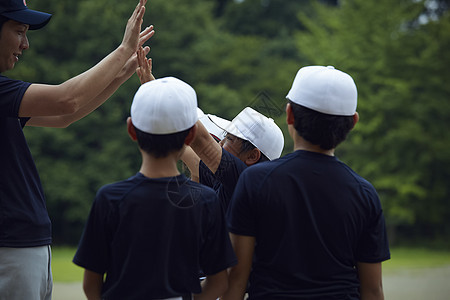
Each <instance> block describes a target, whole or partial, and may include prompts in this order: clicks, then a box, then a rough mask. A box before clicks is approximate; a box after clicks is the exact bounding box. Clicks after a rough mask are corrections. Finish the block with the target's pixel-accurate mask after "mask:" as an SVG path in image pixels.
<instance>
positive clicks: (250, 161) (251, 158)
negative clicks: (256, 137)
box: [244, 148, 261, 166]
mask: <svg viewBox="0 0 450 300" xmlns="http://www.w3.org/2000/svg"><path fill="white" fill-rule="evenodd" d="M260 158H261V151H260V150H259V149H258V148H253V149H252V150H250V151H248V152H247V153H246V154H245V161H244V163H245V164H246V165H247V166H251V165H254V164H256V163H257V162H258V161H259V159H260Z"/></svg>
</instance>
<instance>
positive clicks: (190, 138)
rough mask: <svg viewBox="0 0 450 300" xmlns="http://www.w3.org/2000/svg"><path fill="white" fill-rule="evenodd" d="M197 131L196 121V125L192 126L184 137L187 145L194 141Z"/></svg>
mask: <svg viewBox="0 0 450 300" xmlns="http://www.w3.org/2000/svg"><path fill="white" fill-rule="evenodd" d="M196 133H197V123H195V124H194V126H192V127H191V129H190V130H189V133H188V135H187V136H186V138H185V139H184V143H185V144H186V145H190V144H191V143H192V141H193V140H194V138H195V134H196Z"/></svg>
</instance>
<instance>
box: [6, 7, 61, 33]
mask: <svg viewBox="0 0 450 300" xmlns="http://www.w3.org/2000/svg"><path fill="white" fill-rule="evenodd" d="M2 15H3V16H5V17H7V18H8V19H11V20H14V21H17V22H20V23H23V24H27V25H29V26H30V28H29V29H30V30H36V29H40V28H42V27H44V26H45V25H47V23H48V22H49V21H50V18H51V17H52V15H51V14H48V13H44V12H40V11H36V10H32V9H22V10H16V11H9V12H4V13H2Z"/></svg>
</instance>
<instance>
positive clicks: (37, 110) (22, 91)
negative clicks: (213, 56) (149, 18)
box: [0, 0, 154, 300]
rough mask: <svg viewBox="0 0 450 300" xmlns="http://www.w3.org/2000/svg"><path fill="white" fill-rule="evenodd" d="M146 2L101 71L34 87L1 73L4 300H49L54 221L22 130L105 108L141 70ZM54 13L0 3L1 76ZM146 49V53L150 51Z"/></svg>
mask: <svg viewBox="0 0 450 300" xmlns="http://www.w3.org/2000/svg"><path fill="white" fill-rule="evenodd" d="M145 3H146V1H145V0H140V2H139V4H138V5H137V6H136V8H135V10H134V12H133V14H132V16H131V17H130V19H129V20H128V23H127V26H126V29H125V33H124V36H123V40H122V43H121V44H120V46H119V47H118V48H117V49H115V50H114V51H113V52H111V53H110V54H109V55H108V56H107V57H105V58H104V59H103V60H102V61H100V62H99V63H98V64H97V65H96V66H94V67H93V68H91V69H89V70H88V71H86V72H84V73H83V74H80V75H78V76H76V77H74V78H72V79H69V80H67V81H66V82H64V83H62V84H60V85H45V84H31V83H27V82H23V81H19V80H13V79H9V78H7V77H5V76H3V75H0V140H1V147H0V166H1V168H0V299H8V300H11V299H13V300H14V299H27V300H28V299H31V300H33V299H50V298H51V290H52V279H51V271H50V247H49V245H50V243H51V223H50V219H49V217H48V213H47V209H46V205H45V199H44V194H43V190H42V186H41V182H40V179H39V175H38V172H37V170H36V167H35V165H34V162H33V158H32V156H31V153H30V151H29V149H28V146H27V143H26V140H25V137H24V135H23V132H22V128H23V127H24V126H25V125H30V126H44V127H65V126H68V125H69V124H71V123H72V122H74V121H76V120H79V119H81V118H82V117H84V116H86V115H87V114H89V113H90V112H92V111H93V110H94V109H95V108H97V107H98V106H100V105H101V104H102V103H103V102H104V101H105V100H106V99H108V97H109V96H110V95H112V93H114V91H115V90H116V89H117V88H118V87H119V86H120V85H121V84H122V83H123V82H125V81H126V80H127V79H128V78H129V77H130V76H131V75H132V74H133V73H134V71H135V69H136V67H137V60H136V59H135V53H136V51H137V49H138V47H141V46H142V44H143V43H144V42H145V41H147V40H148V39H149V38H150V37H151V36H152V35H153V33H154V31H153V30H152V27H148V28H146V29H145V30H144V31H143V32H142V33H140V30H141V24H142V17H143V15H144V12H145ZM50 18H51V15H50V14H47V13H42V12H38V11H33V10H30V9H28V7H27V6H26V4H25V1H23V0H6V1H2V2H1V4H0V25H1V31H0V73H3V72H5V71H7V70H11V69H13V68H14V66H15V64H16V62H18V60H19V56H20V55H21V54H22V52H23V51H24V50H26V49H28V47H29V43H28V38H27V32H28V30H33V29H39V28H41V27H43V26H44V25H46V24H47V23H48V21H49V20H50ZM148 50H149V49H148V47H147V50H146V52H148Z"/></svg>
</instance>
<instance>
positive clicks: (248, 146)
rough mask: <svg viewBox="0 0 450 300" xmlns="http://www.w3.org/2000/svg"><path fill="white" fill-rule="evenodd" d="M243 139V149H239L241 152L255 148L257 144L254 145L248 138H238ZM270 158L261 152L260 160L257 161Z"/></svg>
mask: <svg viewBox="0 0 450 300" xmlns="http://www.w3.org/2000/svg"><path fill="white" fill-rule="evenodd" d="M238 139H240V140H241V141H242V143H241V149H240V150H239V154H242V153H245V152H247V151H251V150H253V149H255V148H256V147H255V145H253V144H252V143H250V142H249V141H247V140H244V139H241V138H238ZM259 152H261V150H259ZM268 160H269V158H267V156H265V155H264V154H263V153H262V152H261V156H260V157H259V160H258V161H257V163H260V162H263V161H268Z"/></svg>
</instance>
